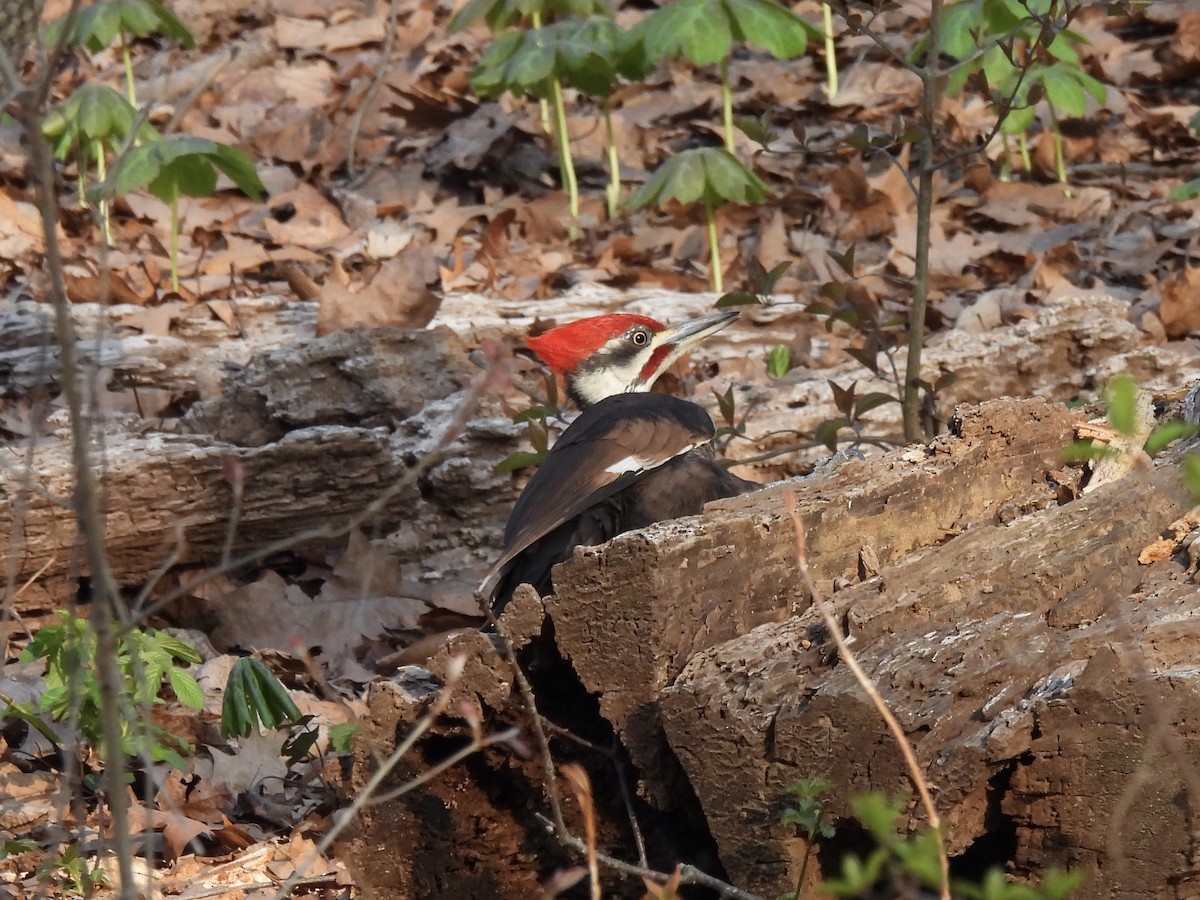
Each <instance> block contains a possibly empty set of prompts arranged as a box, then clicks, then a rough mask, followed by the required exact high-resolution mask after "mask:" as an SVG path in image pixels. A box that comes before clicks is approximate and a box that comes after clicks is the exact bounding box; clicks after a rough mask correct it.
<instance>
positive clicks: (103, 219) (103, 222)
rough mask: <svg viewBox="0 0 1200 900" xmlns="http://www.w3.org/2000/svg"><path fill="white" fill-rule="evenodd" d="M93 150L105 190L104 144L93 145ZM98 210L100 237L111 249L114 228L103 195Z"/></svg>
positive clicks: (99, 179)
mask: <svg viewBox="0 0 1200 900" xmlns="http://www.w3.org/2000/svg"><path fill="white" fill-rule="evenodd" d="M92 149H93V150H94V151H95V153H96V179H97V181H99V183H100V185H101V190H103V185H104V181H105V179H106V178H107V177H108V172H107V169H108V167H107V166H106V165H105V162H104V144H102V143H101V142H100V141H98V140H97V141H95V142H94V143H93V144H92ZM97 210H98V212H99V215H100V237H101V238H102V239H103V240H104V246H105V247H111V246H112V227H111V225H110V223H109V215H108V199H107V198H106V197H105V196H104V195H103V194H101V195H100V203H99V206H98V207H97Z"/></svg>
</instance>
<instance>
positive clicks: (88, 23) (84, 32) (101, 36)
mask: <svg viewBox="0 0 1200 900" xmlns="http://www.w3.org/2000/svg"><path fill="white" fill-rule="evenodd" d="M68 21H70V25H71V31H70V34H69V35H68V36H67V38H66V43H68V44H73V45H76V46H80V47H86V48H87V49H88V50H89V51H91V52H92V53H99V52H100V51H101V50H104V49H105V48H107V47H108V46H109V45H110V44H112V42H113V40H114V39H115V38H120V41H121V59H122V60H123V62H124V64H125V95H126V97H127V98H128V100H129V103H130V105H131V106H137V95H136V93H135V92H134V87H133V60H132V58H131V57H130V54H129V39H130V38H144V37H150V36H151V35H156V34H159V35H162V36H163V37H167V38H170V39H171V40H173V41H176V42H178V43H179V45H180V46H182V47H183V48H184V49H185V50H190V49H192V48H193V47H195V46H196V39H195V37H193V36H192V32H191V31H190V30H188V27H187V26H186V25H184V24H183V22H182V21H180V19H179V17H178V16H176V15H175V14H174V13H173V12H171V11H170V10H169V9H167V8H166V7H164V6H162V5H161V4H159V3H155V2H154V0H100V2H99V3H93V4H92V5H90V6H85V7H83V8H81V9H79V10H77V11H76V13H75V15H74V17H73V18H71V17H64V18H61V19H58V20H57V21H55V22H53V23H51V25H50V27H49V28H48V29H47V32H46V40H47V43H49V44H50V45H51V46H53V45H54V44H57V43H58V42H59V41H60V40H62V29H63V28H64V27H65V26H66V25H67V24H68Z"/></svg>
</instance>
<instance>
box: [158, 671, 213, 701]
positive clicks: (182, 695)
mask: <svg viewBox="0 0 1200 900" xmlns="http://www.w3.org/2000/svg"><path fill="white" fill-rule="evenodd" d="M167 677H168V678H169V679H170V680H171V690H173V691H174V692H175V696H176V697H177V698H178V699H179V702H180V703H182V704H183V705H184V706H189V707H191V708H192V709H200V708H201V707H203V706H204V692H203V691H201V690H200V685H199V684H198V683H197V682H196V679H195V678H193V677H192V676H191V675H189V674H188V673H187V672H185V671H183V669H180V668H178V667H176V666H172V667H171V669H170V670H169V671H168V672H167Z"/></svg>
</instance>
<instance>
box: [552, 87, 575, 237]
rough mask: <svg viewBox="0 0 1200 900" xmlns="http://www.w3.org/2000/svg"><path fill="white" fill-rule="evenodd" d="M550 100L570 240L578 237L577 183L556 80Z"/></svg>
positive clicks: (563, 107)
mask: <svg viewBox="0 0 1200 900" xmlns="http://www.w3.org/2000/svg"><path fill="white" fill-rule="evenodd" d="M550 100H551V103H552V104H553V106H554V131H555V136H556V138H557V140H558V163H559V166H560V167H561V168H562V182H563V189H564V190H565V191H566V192H567V208H568V209H569V210H570V211H571V220H572V225H571V227H570V229H569V230H568V234H569V235H570V237H571V240H575V239H576V238H577V237H579V228H578V226H577V224H575V223H578V222H579V182H578V181H576V180H575V162H574V160H572V159H571V138H570V136H569V135H568V134H567V108H566V106H565V105H564V104H563V91H562V82H561V81H559V80H558V79H557V78H553V79H551V81H550Z"/></svg>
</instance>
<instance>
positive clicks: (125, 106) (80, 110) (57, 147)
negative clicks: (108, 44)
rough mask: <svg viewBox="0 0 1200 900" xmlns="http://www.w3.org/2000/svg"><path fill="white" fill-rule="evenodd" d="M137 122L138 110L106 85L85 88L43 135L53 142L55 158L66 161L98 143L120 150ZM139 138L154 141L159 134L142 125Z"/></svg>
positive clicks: (58, 111)
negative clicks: (75, 151)
mask: <svg viewBox="0 0 1200 900" xmlns="http://www.w3.org/2000/svg"><path fill="white" fill-rule="evenodd" d="M137 121H138V112H137V110H136V109H134V108H133V106H132V105H130V103H129V101H128V100H126V99H125V97H124V96H123V95H122V94H120V93H118V92H117V91H115V90H113V89H112V88H110V87H108V86H107V85H103V84H85V85H83V86H82V87H80V88H77V89H76V90H75V91H73V92H72V93H71V95H70V96H69V97H67V99H66V100H64V101H63V102H62V104H61V105H60V106H58V107H57V108H55V109H54V110H52V111H51V112H50V114H49V115H47V116H46V119H45V120H44V122H43V123H42V133H43V134H44V135H46V137H48V138H50V139H51V140H52V141H54V155H55V156H56V157H57V158H59V159H65V158H66V157H67V156H68V155H69V154H70V152H71V151H72V150H73V149H75V148H78V147H80V146H82V145H84V144H87V143H92V142H95V141H101V142H103V144H104V145H105V146H106V147H108V148H109V149H110V150H113V151H115V150H117V149H119V148H120V147H121V146H122V145H123V144H124V143H125V142H126V140H128V138H129V137H130V133H131V132H132V130H133V128H134V125H135V124H136V123H137ZM138 136H139V137H140V138H142V139H143V140H153V139H155V138H157V137H158V132H156V131H155V130H154V128H153V126H151V125H149V124H148V123H144V122H143V123H142V124H141V126H140V127H139V128H138Z"/></svg>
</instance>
